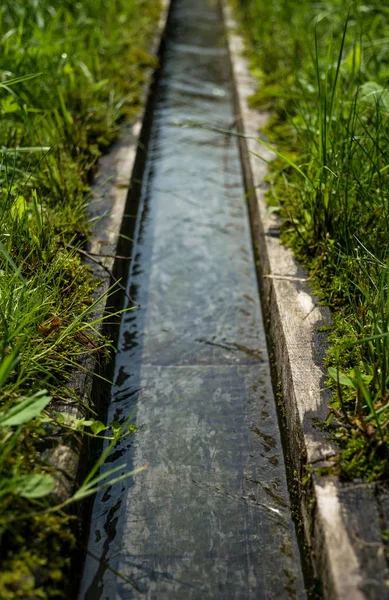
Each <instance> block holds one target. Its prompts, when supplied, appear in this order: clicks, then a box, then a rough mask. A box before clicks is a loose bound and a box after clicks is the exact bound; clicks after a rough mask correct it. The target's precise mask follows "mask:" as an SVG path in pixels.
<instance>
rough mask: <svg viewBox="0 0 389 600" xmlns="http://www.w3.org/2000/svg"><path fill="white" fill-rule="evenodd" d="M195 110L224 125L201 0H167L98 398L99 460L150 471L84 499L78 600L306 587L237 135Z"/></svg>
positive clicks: (211, 22) (222, 58)
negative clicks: (122, 295) (126, 306)
mask: <svg viewBox="0 0 389 600" xmlns="http://www.w3.org/2000/svg"><path fill="white" fill-rule="evenodd" d="M193 120H195V121H200V122H201V123H206V124H209V125H212V126H220V127H221V128H223V129H229V128H233V127H234V121H235V118H234V109H233V100H232V83H231V76H230V71H229V60H228V54H227V49H226V44H225V40H224V33H223V27H222V20H221V14H220V11H219V7H218V3H217V1H214V0H196V1H193V0H176V1H175V3H174V5H173V15H172V19H171V25H170V29H169V36H168V41H167V47H166V53H165V59H164V66H163V70H162V75H161V84H160V89H159V92H158V98H157V102H156V107H155V115H154V119H153V129H152V133H151V143H150V148H149V153H148V160H147V165H146V172H145V174H144V178H143V184H142V197H141V201H140V208H139V214H138V222H137V228H136V235H135V240H134V246H133V250H132V255H133V257H134V259H133V263H132V265H131V267H130V273H129V283H128V286H129V292H130V294H131V296H132V297H133V298H135V300H136V302H137V303H138V304H139V305H140V307H139V308H136V309H135V310H133V311H131V312H128V313H126V314H124V316H123V319H122V323H121V330H120V340H119V348H118V353H117V356H116V371H115V383H114V386H113V388H112V399H111V405H110V409H109V419H110V420H113V419H116V420H122V421H123V420H124V419H125V418H126V417H127V415H129V414H130V413H131V411H132V410H133V409H134V407H136V414H135V418H134V421H135V423H136V425H137V433H135V434H134V435H133V436H131V437H130V438H127V439H126V440H124V441H123V442H122V443H121V444H120V445H119V447H118V448H117V449H116V451H115V452H114V454H113V455H112V457H111V458H110V459H109V463H108V465H107V468H112V467H114V466H116V465H120V464H122V463H127V465H128V469H132V468H136V467H140V466H143V465H148V468H147V470H145V471H143V472H141V473H139V474H138V475H136V476H135V477H133V478H130V479H127V480H125V481H123V482H121V483H119V484H117V485H116V486H114V487H113V488H110V489H107V490H106V491H104V492H102V493H100V494H99V495H98V496H97V498H96V500H95V503H94V508H93V514H92V521H91V531H90V539H89V551H90V553H91V554H93V555H94V556H95V557H99V558H101V560H100V562H98V561H96V560H95V558H92V557H91V556H90V555H89V556H88V557H87V560H86V565H85V570H84V576H83V581H82V585H81V591H80V599H81V600H84V599H85V600H100V599H104V600H113V599H121V600H127V599H132V598H138V597H142V596H143V597H145V598H149V599H155V600H175V599H177V600H187V599H188V600H189V599H193V600H194V599H196V600H205V599H211V598H212V599H240V600H246V599H254V598H255V599H257V600H258V599H259V600H260V599H271V598H278V599H283V598H287V599H289V598H299V599H300V598H304V597H305V592H304V583H303V576H302V571H301V565H300V556H299V549H298V544H297V540H296V534H295V528H294V524H293V521H292V516H291V510H290V507H289V496H288V490H287V482H286V475H285V464H284V459H283V454H282V447H281V441H280V433H279V428H278V423H277V414H276V407H275V401H274V396H273V392H272V386H271V381H270V369H269V359H268V355H267V350H266V340H265V333H264V327H263V322H262V316H261V308H260V301H259V295H258V288H257V282H256V275H255V266H254V257H253V251H252V245H251V239H250V229H249V223H248V214H247V208H246V203H245V190H244V187H243V179H242V171H241V165H240V158H239V150H238V145H237V142H236V139H235V138H233V137H229V136H225V135H222V134H219V133H217V132H214V131H210V130H207V129H200V128H194V127H182V126H178V123H181V124H182V123H185V122H188V121H193ZM107 565H109V568H107ZM118 573H119V574H118ZM130 581H132V582H135V585H136V587H137V588H138V589H136V587H134V586H133V585H131V583H130ZM142 593H143V594H142Z"/></svg>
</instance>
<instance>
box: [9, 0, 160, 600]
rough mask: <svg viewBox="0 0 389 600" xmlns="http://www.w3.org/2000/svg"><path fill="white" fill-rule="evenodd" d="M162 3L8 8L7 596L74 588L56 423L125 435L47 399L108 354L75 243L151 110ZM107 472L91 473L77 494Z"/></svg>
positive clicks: (96, 1) (84, 0) (121, 0)
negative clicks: (125, 132)
mask: <svg viewBox="0 0 389 600" xmlns="http://www.w3.org/2000/svg"><path fill="white" fill-rule="evenodd" d="M159 14H160V1H159V0H127V1H126V0H112V1H110V2H104V1H103V0H80V1H79V2H73V1H70V0H68V1H66V0H65V1H63V0H61V1H60V0H50V1H48V0H34V1H29V0H21V1H20V2H16V3H15V2H13V1H11V0H5V1H4V2H3V3H2V5H1V8H0V115H1V119H0V134H1V140H2V142H1V143H2V147H1V149H0V190H1V192H0V438H1V446H0V468H1V471H0V473H1V474H0V560H1V567H0V597H1V598H2V599H3V598H4V600H8V599H14V598H15V599H16V598H26V597H34V598H54V597H55V598H58V597H61V596H66V593H67V591H66V577H67V575H68V569H69V561H70V555H71V553H72V551H73V549H74V546H75V544H76V539H75V536H74V533H73V529H72V527H71V522H72V519H71V517H70V516H69V514H67V513H66V512H64V509H65V508H66V507H64V506H62V507H56V512H52V511H51V510H49V504H48V500H47V497H48V494H49V492H50V491H51V490H52V488H53V485H54V478H55V473H53V470H52V468H51V467H49V465H47V464H45V463H44V461H43V459H42V453H41V451H42V449H44V446H45V443H44V440H45V438H46V437H47V431H48V429H47V428H48V427H51V428H54V430H58V429H59V428H60V429H61V428H62V429H64V430H66V431H67V432H69V430H77V432H78V433H80V431H81V430H82V429H83V428H84V429H85V433H86V434H87V435H100V436H105V437H109V438H114V440H113V442H114V441H115V439H116V438H117V435H118V433H120V434H123V433H124V434H125V432H124V431H123V430H122V428H121V427H120V426H119V425H118V424H113V426H112V427H111V429H110V430H106V428H104V426H103V425H102V424H101V423H100V422H99V421H98V417H96V416H93V415H91V418H88V420H87V421H86V422H85V421H83V422H69V421H64V420H63V419H62V418H61V417H60V416H58V415H52V414H50V413H48V412H47V407H48V400H49V398H50V397H54V398H62V399H69V398H73V396H74V394H73V393H72V392H71V390H69V389H68V388H67V381H68V378H69V373H70V372H71V370H72V368H74V365H76V364H77V363H78V361H79V359H80V356H82V355H85V353H86V352H99V354H100V355H107V353H108V349H109V343H108V342H107V340H105V339H103V338H101V336H99V335H98V333H97V331H96V323H94V322H93V312H94V308H95V304H94V300H93V295H94V291H95V288H96V281H95V280H94V279H93V278H92V275H91V273H90V272H89V270H88V268H87V267H86V266H85V264H83V263H82V261H81V260H80V256H79V253H78V252H77V250H76V249H73V248H74V247H76V248H77V247H79V246H80V244H83V243H84V242H85V240H86V239H87V237H88V234H89V224H88V217H87V203H88V197H89V183H90V181H91V177H92V175H93V167H94V165H95V163H96V161H97V159H98V157H99V156H100V155H101V153H102V152H104V151H105V150H106V149H107V148H108V147H109V146H110V144H111V143H112V141H113V140H114V139H115V137H116V136H117V134H118V131H119V127H120V122H121V121H122V120H124V119H127V120H128V119H131V118H133V117H134V115H135V114H136V113H137V111H138V109H139V105H140V102H141V99H142V95H141V88H142V85H143V84H144V82H145V80H146V78H147V76H148V72H149V67H150V66H152V65H153V64H154V59H153V58H152V57H150V56H149V54H148V52H147V50H148V45H149V42H150V39H151V35H152V33H153V30H154V28H155V26H156V23H157V20H158V18H159ZM91 339H93V343H91ZM42 390H46V392H42ZM26 407H27V408H26ZM16 409H17V412H16V413H15V415H16V416H13V417H12V415H14V412H13V411H15V410H16ZM26 411H27V412H26ZM23 415H24V416H23ZM53 417H54V418H55V422H54V421H53ZM127 426H128V424H127V425H126V427H127ZM51 431H52V429H51ZM91 482H92V483H91ZM97 485H99V481H98V480H96V479H93V478H92V480H87V481H85V482H84V487H81V491H80V490H79V492H78V495H76V497H75V498H73V499H72V501H73V500H76V499H81V498H82V497H84V496H86V495H88V494H89V493H91V490H93V489H95V487H96V486H97ZM85 486H86V487H85ZM81 492H83V493H84V495H83V493H81Z"/></svg>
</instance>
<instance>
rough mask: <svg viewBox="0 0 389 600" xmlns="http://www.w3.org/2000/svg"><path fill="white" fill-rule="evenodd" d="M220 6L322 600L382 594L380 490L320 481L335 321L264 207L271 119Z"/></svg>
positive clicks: (263, 283)
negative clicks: (328, 328)
mask: <svg viewBox="0 0 389 600" xmlns="http://www.w3.org/2000/svg"><path fill="white" fill-rule="evenodd" d="M221 6H222V11H223V16H224V22H225V28H226V33H227V42H228V46H229V52H230V61H231V71H232V78H233V82H234V87H235V110H236V126H237V129H238V132H239V133H240V134H243V135H241V136H240V138H239V140H240V151H241V157H242V164H243V171H244V178H245V186H246V191H247V199H248V204H249V212H250V219H251V228H252V238H253V244H254V248H255V251H256V264H257V272H258V280H259V287H260V289H261V296H262V303H263V306H264V315H265V320H266V321H267V323H266V324H267V328H268V331H269V336H270V340H271V342H270V343H271V346H272V355H273V356H274V363H275V364H274V365H273V366H274V369H275V372H276V376H277V381H278V383H279V384H280V388H281V392H282V396H283V406H284V410H285V417H286V445H287V452H288V455H289V456H288V458H289V460H290V462H291V467H292V469H293V479H294V480H295V481H294V482H295V483H296V484H297V488H298V498H299V509H300V514H301V519H302V522H303V529H304V537H305V541H306V542H307V543H308V546H309V548H310V550H311V559H312V567H313V571H314V575H315V577H316V578H317V579H318V580H319V581H320V582H321V586H322V593H323V597H324V598H326V599H330V600H350V599H351V598H352V599H353V600H362V599H367V598H377V599H378V598H387V597H388V587H387V583H386V582H387V581H388V573H387V565H386V560H385V548H384V546H383V543H382V530H381V527H382V526H384V527H387V515H384V514H382V510H381V508H382V502H379V501H378V502H377V489H376V486H374V485H369V484H364V483H362V482H357V483H351V484H350V483H349V484H347V485H346V484H342V483H341V482H340V481H339V479H338V478H337V477H333V476H321V477H320V476H319V475H318V469H319V468H320V467H324V466H327V465H329V464H331V458H333V457H334V455H335V454H336V448H335V447H334V445H333V444H332V442H331V441H329V440H328V439H327V438H326V436H325V434H324V433H323V432H322V431H320V429H319V428H317V427H315V423H317V422H321V423H322V422H323V421H324V420H325V418H326V417H327V414H328V408H327V405H328V400H329V392H328V390H326V388H325V377H326V376H325V372H324V367H323V359H324V354H325V347H326V339H325V334H323V333H320V332H319V331H318V328H320V327H322V326H325V325H328V324H330V322H331V316H330V312H329V310H328V309H327V308H325V307H321V306H320V305H319V302H318V298H317V297H315V296H314V295H313V294H312V291H311V290H310V288H309V283H308V277H307V273H306V272H305V270H304V269H303V268H302V266H301V265H300V264H299V263H298V262H297V261H296V259H295V258H294V256H293V254H292V252H291V250H290V249H288V248H286V247H284V246H282V245H281V243H280V241H279V232H280V223H279V219H278V217H277V216H276V215H275V214H274V213H273V214H270V213H269V211H268V209H267V205H266V200H265V192H266V184H265V182H264V177H265V176H266V174H267V162H266V161H269V160H271V159H272V158H274V154H273V153H272V152H271V151H270V150H268V149H267V148H266V147H265V146H261V144H260V143H259V142H258V141H257V140H256V139H255V138H258V136H259V130H260V129H261V128H262V127H263V126H264V125H265V123H266V121H267V119H268V117H269V115H268V113H266V112H260V111H257V110H253V109H251V108H250V105H249V98H250V96H251V95H252V94H253V93H254V92H255V91H256V82H255V80H254V78H253V77H252V76H251V74H250V71H249V66H248V61H247V59H246V58H245V55H244V42H243V40H242V38H241V36H240V35H239V33H238V27H237V24H236V22H235V20H234V16H233V12H232V9H231V7H230V6H229V5H228V0H221ZM243 136H244V137H243ZM256 155H257V156H256ZM258 155H260V156H261V157H262V158H263V159H264V160H261V159H260V158H259V157H258Z"/></svg>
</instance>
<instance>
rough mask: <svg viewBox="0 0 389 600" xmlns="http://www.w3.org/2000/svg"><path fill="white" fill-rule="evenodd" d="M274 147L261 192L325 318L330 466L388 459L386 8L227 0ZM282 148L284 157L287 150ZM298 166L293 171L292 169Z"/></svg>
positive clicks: (358, 467)
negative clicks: (334, 454)
mask: <svg viewBox="0 0 389 600" xmlns="http://www.w3.org/2000/svg"><path fill="white" fill-rule="evenodd" d="M234 5H235V8H236V13H237V15H238V17H239V20H240V22H241V26H242V29H243V31H244V33H245V34H246V36H247V39H248V44H249V46H248V52H249V56H250V60H251V65H252V70H253V73H254V74H255V75H256V77H257V79H258V91H257V93H256V94H255V96H254V97H253V98H252V103H253V105H254V106H257V107H259V108H262V109H263V108H266V109H269V110H270V111H271V117H270V120H269V122H268V125H267V127H266V133H267V136H268V138H269V139H270V140H271V142H272V143H276V144H277V147H278V151H279V154H278V158H277V159H276V160H275V161H274V162H273V163H272V165H271V167H270V171H271V173H270V177H269V183H270V188H269V193H268V201H269V203H270V204H271V205H272V206H273V207H274V210H277V211H278V212H279V214H280V216H281V220H282V241H283V243H285V244H286V245H289V246H291V247H292V248H293V250H294V252H295V254H296V256H297V257H298V258H299V259H300V260H301V261H302V262H303V263H304V264H305V265H306V266H307V267H308V269H309V270H310V272H311V275H312V280H313V285H314V288H315V291H316V292H317V293H318V294H319V295H320V297H321V298H322V299H323V301H324V302H325V303H326V304H327V305H329V306H330V308H331V309H332V311H333V315H334V327H333V330H332V332H331V334H330V336H329V340H330V343H331V348H330V350H329V353H328V356H327V366H328V367H329V384H330V385H331V386H332V387H333V389H334V397H333V401H332V404H331V407H330V411H331V414H330V417H329V421H330V420H332V421H333V422H336V424H337V429H336V434H335V436H336V439H337V441H338V443H339V448H340V450H339V463H338V472H339V473H340V474H341V475H342V476H344V477H346V478H353V477H362V476H363V477H366V478H367V479H369V480H372V479H386V478H387V471H388V468H389V254H388V239H389V185H388V184H389V169H388V163H389V143H388V142H389V91H388V89H387V77H388V73H389V45H388V40H389V25H388V14H389V8H388V7H387V6H385V4H384V3H382V2H380V1H378V0H371V1H370V2H369V3H368V4H366V3H362V2H359V1H357V2H355V3H353V4H352V5H351V6H350V3H348V2H345V1H344V0H325V1H324V2H320V3H312V2H308V0H302V1H299V2H295V1H294V0H275V1H274V2H265V1H264V0H234ZM285 157H286V159H285ZM300 171H301V172H302V173H301V172H300Z"/></svg>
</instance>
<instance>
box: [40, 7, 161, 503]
mask: <svg viewBox="0 0 389 600" xmlns="http://www.w3.org/2000/svg"><path fill="white" fill-rule="evenodd" d="M171 2H172V0H161V4H162V10H161V15H160V19H159V22H158V25H157V27H156V29H155V32H154V36H153V39H152V41H151V45H150V49H149V53H150V55H151V56H153V57H154V58H155V59H156V61H158V62H157V65H156V66H155V67H150V70H149V72H148V73H147V74H146V83H145V85H144V88H143V93H142V99H143V102H142V108H141V111H140V113H139V115H138V117H137V119H136V120H135V121H134V122H132V123H131V124H130V123H126V124H124V125H123V126H122V128H121V131H120V135H119V138H118V139H117V140H116V141H115V142H114V144H113V145H112V148H111V149H110V151H109V152H108V153H107V154H105V155H103V156H102V157H101V158H100V159H99V162H98V165H97V172H96V174H95V176H94V180H93V184H92V187H91V196H92V200H91V202H90V204H89V206H88V209H87V210H88V218H89V220H90V221H91V222H94V225H93V227H92V231H91V239H90V240H89V242H88V248H87V251H88V254H90V255H91V256H92V257H94V256H96V257H98V258H96V260H90V259H88V257H87V256H85V255H84V256H83V257H82V258H83V260H85V262H86V263H87V264H88V265H89V267H90V269H91V271H92V274H93V276H94V277H95V278H96V280H98V282H99V285H98V288H97V290H96V291H95V293H94V299H95V300H96V299H97V298H99V297H102V301H101V303H100V304H99V305H98V307H97V309H96V311H95V312H94V314H93V315H92V319H93V320H94V319H101V318H102V317H103V315H104V314H106V311H107V309H108V308H109V307H111V305H112V304H113V305H114V308H116V310H120V308H121V306H118V305H117V300H115V299H114V296H115V294H113V295H111V292H110V290H111V288H112V286H113V284H114V281H113V278H114V280H116V281H118V280H120V281H123V282H124V281H125V280H124V278H125V273H126V271H127V268H126V266H127V265H128V260H121V259H118V258H115V256H117V255H118V254H120V250H121V248H122V246H123V244H122V243H121V241H122V240H121V238H122V235H121V229H122V227H123V222H124V221H125V217H126V207H127V206H128V205H129V197H130V195H131V190H132V188H136V187H137V185H138V184H139V182H138V181H137V180H136V176H137V175H139V174H141V171H142V168H139V166H138V164H137V163H138V162H140V163H142V164H143V162H144V159H145V155H146V149H147V137H148V134H147V132H146V133H145V129H146V130H147V129H149V125H148V114H149V113H150V105H151V104H152V95H153V90H154V88H155V86H156V84H157V79H158V70H159V66H160V64H159V63H160V58H161V56H162V54H163V46H164V38H165V34H166V29H167V24H168V18H169V13H170V6H171ZM135 193H136V192H135ZM103 255H109V256H106V257H103V258H102V256H103ZM97 262H98V263H100V264H97ZM116 294H117V295H118V296H120V295H121V296H122V295H123V294H121V293H120V292H117V291H116ZM115 329H118V324H116V326H115V325H114V327H113V328H112V327H111V328H110V329H108V331H107V328H106V326H105V324H104V321H101V322H100V323H99V325H98V326H97V330H98V331H99V332H104V333H108V334H109V335H111V337H113V338H115V333H117V332H116V331H115ZM99 372H103V373H104V368H102V367H101V365H100V359H99V356H98V354H97V353H91V354H86V355H85V357H84V358H83V359H82V360H81V368H80V369H76V370H75V371H74V372H73V373H72V375H71V378H70V379H69V381H68V388H69V389H70V390H72V391H73V392H74V397H75V400H74V401H72V400H66V401H58V400H53V401H52V403H51V404H50V406H49V408H50V409H51V410H55V411H60V412H63V413H66V414H68V415H71V416H73V417H75V418H82V417H85V415H86V413H87V408H88V407H91V406H96V405H97V406H98V407H99V408H102V410H103V411H104V410H105V408H106V404H107V403H106V401H104V399H101V398H97V399H96V396H99V395H100V396H101V393H105V388H106V386H104V382H103V379H101V385H98V384H97V385H96V374H98V373H99ZM99 388H101V389H100V390H99ZM80 400H81V402H80ZM99 417H100V418H102V417H104V415H99ZM87 450H88V448H87V444H86V443H83V442H82V440H81V439H80V436H75V435H72V436H68V437H66V436H62V434H60V435H59V437H58V438H57V441H56V443H55V444H54V447H52V448H50V449H48V450H47V451H46V452H45V453H44V458H45V459H46V460H47V462H48V463H49V464H50V465H51V466H52V467H53V468H54V470H55V473H56V475H55V477H56V487H55V489H54V491H53V493H52V499H53V502H55V503H62V502H64V501H66V500H67V498H69V497H70V496H71V494H72V493H73V490H74V487H75V485H76V483H77V482H78V480H79V479H80V478H81V477H82V475H83V474H85V465H86V463H87V462H88V457H85V460H82V459H83V457H84V456H85V453H86V452H87Z"/></svg>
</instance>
